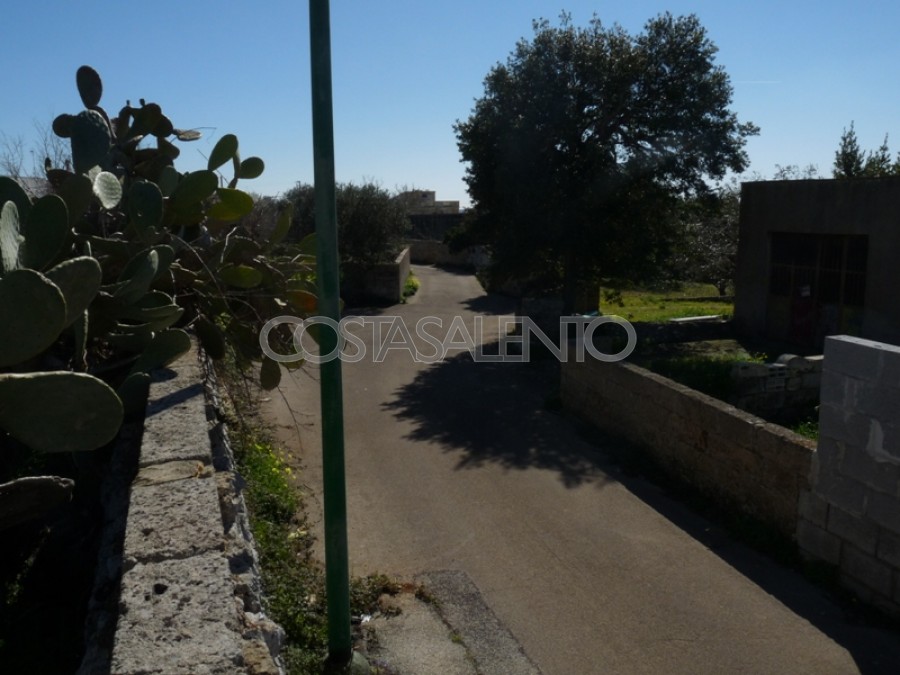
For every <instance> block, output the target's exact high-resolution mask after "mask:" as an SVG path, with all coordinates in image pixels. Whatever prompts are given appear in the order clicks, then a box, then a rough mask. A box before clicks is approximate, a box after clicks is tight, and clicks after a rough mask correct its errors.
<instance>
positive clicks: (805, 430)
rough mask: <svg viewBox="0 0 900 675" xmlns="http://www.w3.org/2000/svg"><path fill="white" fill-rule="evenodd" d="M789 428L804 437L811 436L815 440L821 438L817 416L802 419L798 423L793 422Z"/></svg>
mask: <svg viewBox="0 0 900 675" xmlns="http://www.w3.org/2000/svg"><path fill="white" fill-rule="evenodd" d="M788 428H789V429H790V430H791V431H793V432H794V433H796V434H800V435H801V436H803V437H804V438H809V439H811V440H814V441H817V440H819V420H818V419H817V418H814V417H810V418H807V419H805V420H801V421H799V422H797V423H796V424H792V425H791V426H790V427H788Z"/></svg>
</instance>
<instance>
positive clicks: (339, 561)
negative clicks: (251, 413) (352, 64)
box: [309, 0, 353, 669]
mask: <svg viewBox="0 0 900 675" xmlns="http://www.w3.org/2000/svg"><path fill="white" fill-rule="evenodd" d="M329 14H330V13H329V0H310V2H309V33H310V56H311V58H310V62H311V68H312V122H313V156H314V168H315V200H316V207H315V208H316V243H317V251H316V261H317V269H316V276H317V280H318V290H319V314H320V315H321V316H324V317H328V318H329V319H332V320H334V322H335V324H332V325H336V324H337V322H338V321H340V319H341V316H340V275H339V270H338V241H337V217H336V205H335V178H334V118H333V110H332V95H331V19H330V16H329ZM320 336H321V337H320V344H319V347H320V349H321V350H322V351H321V353H322V354H331V353H332V352H333V351H334V350H335V349H336V348H337V346H338V340H339V336H338V334H337V332H336V331H335V330H333V329H332V328H330V327H329V326H325V325H323V326H322V329H321V333H320ZM320 368H321V371H320V372H321V395H322V472H323V482H324V486H323V487H324V500H323V501H324V511H325V592H326V596H327V602H328V665H329V666H331V667H332V668H336V669H343V668H345V667H346V666H348V665H349V663H350V661H351V658H352V656H353V654H352V643H351V639H350V570H349V563H348V556H347V487H346V480H345V476H344V410H343V406H344V403H343V391H342V385H341V360H340V359H339V358H337V359H330V360H328V361H327V362H326V363H322V364H321V365H320Z"/></svg>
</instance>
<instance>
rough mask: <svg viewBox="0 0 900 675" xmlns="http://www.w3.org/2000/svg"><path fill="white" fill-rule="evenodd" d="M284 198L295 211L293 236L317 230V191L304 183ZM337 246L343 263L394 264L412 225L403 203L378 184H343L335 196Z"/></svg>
mask: <svg viewBox="0 0 900 675" xmlns="http://www.w3.org/2000/svg"><path fill="white" fill-rule="evenodd" d="M284 198H285V199H286V200H287V201H288V203H290V204H291V205H292V206H293V208H294V225H293V232H292V234H293V236H294V237H303V236H306V235H308V234H311V233H312V232H314V231H315V228H316V224H315V191H314V189H313V186H311V185H306V184H303V183H299V184H297V185H296V186H295V187H293V188H292V189H290V190H288V192H287V193H286V194H285V196H284ZM335 203H336V208H337V224H338V246H339V249H340V257H341V261H342V262H358V263H363V264H374V263H380V262H392V261H393V260H394V258H395V257H396V256H397V254H398V253H399V252H400V249H401V248H402V242H403V237H404V236H405V235H406V233H407V232H408V231H409V228H410V223H409V218H408V217H407V215H406V210H405V209H404V207H403V204H402V203H400V202H398V201H397V200H395V199H393V198H392V196H391V194H390V193H389V192H388V191H387V190H385V189H383V188H381V187H379V186H377V185H375V184H374V183H364V184H363V185H353V184H352V183H343V184H339V185H338V186H337V192H336V194H335Z"/></svg>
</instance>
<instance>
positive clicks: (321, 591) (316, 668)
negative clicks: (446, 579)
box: [219, 362, 400, 675]
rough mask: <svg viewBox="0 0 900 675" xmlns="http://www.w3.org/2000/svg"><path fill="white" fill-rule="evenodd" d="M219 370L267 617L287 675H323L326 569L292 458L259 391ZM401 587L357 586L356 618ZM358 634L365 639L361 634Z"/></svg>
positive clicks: (359, 581)
mask: <svg viewBox="0 0 900 675" xmlns="http://www.w3.org/2000/svg"><path fill="white" fill-rule="evenodd" d="M223 365H224V367H220V368H219V371H220V373H221V374H222V375H223V380H224V385H225V388H226V392H227V395H228V401H229V408H230V410H229V419H228V425H229V434H230V438H231V441H232V448H233V451H234V457H235V464H236V465H237V467H236V468H237V470H238V472H239V473H240V475H241V476H242V477H243V479H244V480H245V481H246V486H245V488H244V492H243V494H244V499H245V500H246V503H247V508H248V511H249V514H250V525H251V531H252V532H253V537H254V539H255V540H256V547H257V552H258V554H259V560H260V568H261V575H262V582H263V591H264V593H265V597H264V598H263V602H264V605H265V610H266V613H267V614H268V616H269V617H270V618H271V619H272V620H273V621H275V622H276V623H278V624H279V625H280V626H281V627H282V628H283V629H284V631H285V637H286V639H285V644H284V647H283V649H282V652H281V657H282V659H283V660H284V665H285V668H286V671H287V674H288V675H319V674H320V673H322V672H323V663H324V660H325V657H326V655H327V648H328V644H327V639H328V628H327V613H326V612H327V605H326V596H325V570H324V568H323V566H322V564H321V563H320V562H319V561H318V560H317V559H316V557H315V556H314V552H313V546H314V543H315V535H314V534H313V532H312V527H311V524H310V522H309V517H308V514H307V513H306V508H305V504H304V500H303V493H302V488H301V482H300V478H299V476H297V475H296V472H295V470H294V469H292V468H291V465H296V464H297V461H296V458H294V457H291V456H290V455H289V454H288V453H287V452H286V451H285V450H284V449H283V448H280V447H279V446H278V445H277V444H276V443H275V441H274V440H273V439H272V436H271V434H270V432H269V431H268V430H266V429H264V428H263V427H261V426H260V425H259V423H258V422H257V421H256V414H255V411H256V400H257V392H258V391H259V388H258V386H257V385H256V384H255V382H253V381H251V380H250V378H249V377H247V376H246V375H245V374H243V373H242V372H240V371H239V370H238V369H237V368H236V367H235V365H234V363H233V362H231V363H229V364H227V365H225V364H223ZM399 591H400V586H399V584H397V583H396V582H394V581H393V580H391V579H390V578H389V577H387V576H385V575H381V574H372V575H368V576H366V577H354V578H352V579H351V581H350V611H351V615H352V616H354V617H361V616H363V615H371V614H374V613H375V612H376V611H378V600H379V598H380V597H381V596H382V595H383V594H385V593H386V594H389V595H395V594H396V593H398V592H399ZM358 637H359V636H358Z"/></svg>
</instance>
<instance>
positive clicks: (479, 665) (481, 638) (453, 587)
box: [416, 570, 541, 675]
mask: <svg viewBox="0 0 900 675" xmlns="http://www.w3.org/2000/svg"><path fill="white" fill-rule="evenodd" d="M416 581H417V582H419V583H421V584H423V585H424V586H425V587H426V588H427V589H428V592H429V594H430V595H431V596H432V597H433V598H434V599H435V601H436V608H437V611H438V614H440V616H441V618H442V619H443V620H444V623H446V624H447V625H448V626H449V627H450V630H451V631H452V633H453V634H454V635H456V636H458V637H459V638H460V639H461V640H462V642H463V644H465V646H466V648H467V649H468V652H469V655H470V656H471V658H472V660H473V661H474V662H475V666H476V669H477V671H478V672H479V673H485V675H487V674H488V673H489V674H490V675H540V673H541V671H540V670H539V669H538V668H537V666H535V665H534V663H532V662H531V660H530V659H529V658H528V656H526V655H525V652H523V651H522V647H521V646H520V645H519V643H518V642H517V641H516V639H515V638H514V637H513V636H512V633H510V632H509V630H508V629H507V628H506V626H504V625H503V624H502V623H501V622H500V620H499V619H498V618H497V616H496V615H495V614H494V612H493V611H492V610H491V608H490V607H488V605H487V603H485V601H484V598H483V597H482V596H481V591H479V590H478V587H477V586H475V583H474V582H473V581H472V579H471V578H470V577H469V575H468V574H466V573H465V572H462V571H456V570H442V571H435V572H428V573H426V574H421V575H419V576H417V577H416Z"/></svg>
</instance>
